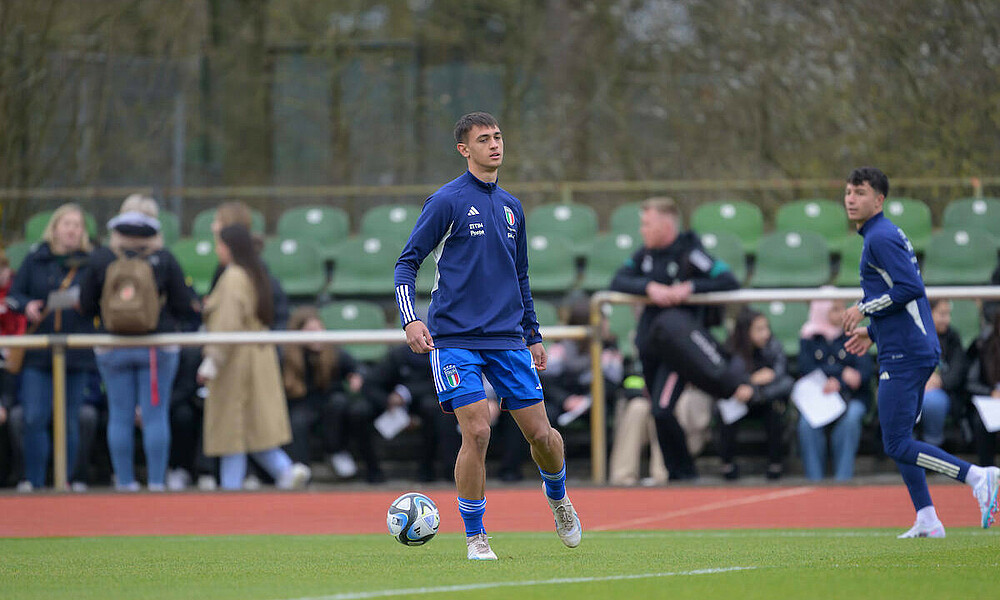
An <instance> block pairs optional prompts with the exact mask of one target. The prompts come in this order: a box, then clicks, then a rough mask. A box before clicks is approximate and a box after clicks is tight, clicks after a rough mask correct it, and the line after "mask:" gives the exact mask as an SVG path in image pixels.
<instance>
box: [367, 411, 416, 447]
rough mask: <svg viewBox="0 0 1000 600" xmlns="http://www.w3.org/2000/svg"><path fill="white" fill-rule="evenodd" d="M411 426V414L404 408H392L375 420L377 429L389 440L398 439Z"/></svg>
mask: <svg viewBox="0 0 1000 600" xmlns="http://www.w3.org/2000/svg"><path fill="white" fill-rule="evenodd" d="M409 424H410V413H408V412H406V409H405V408H403V407H402V406H395V407H393V408H390V409H388V410H386V411H385V412H384V413H382V414H380V415H379V416H378V417H376V418H375V429H377V430H378V432H379V433H380V434H382V437H384V438H385V439H387V440H391V439H392V438H394V437H396V436H397V435H398V434H399V432H400V431H402V430H404V429H406V426H407V425H409Z"/></svg>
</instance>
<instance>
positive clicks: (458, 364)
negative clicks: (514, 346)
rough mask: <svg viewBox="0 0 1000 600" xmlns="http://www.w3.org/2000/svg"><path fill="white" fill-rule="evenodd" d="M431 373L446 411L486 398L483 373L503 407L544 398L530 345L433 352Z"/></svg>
mask: <svg viewBox="0 0 1000 600" xmlns="http://www.w3.org/2000/svg"><path fill="white" fill-rule="evenodd" d="M431 375H433V376H434V388H435V390H437V395H438V402H440V403H441V409H442V410H443V411H445V412H449V413H450V412H455V409H456V408H459V407H460V406H465V405H467V404H472V403H473V402H477V401H479V400H482V399H484V398H486V390H485V389H484V388H483V375H486V379H487V381H489V382H490V385H492V386H493V389H494V390H496V393H497V397H498V398H499V399H500V408H502V409H504V410H517V409H519V408H525V407H528V406H531V405H532V404H538V403H539V402H541V401H542V382H541V381H539V379H538V373H537V372H536V371H535V362H534V361H533V360H532V358H531V352H529V351H528V349H527V348H525V349H523V350H459V349H458V348H440V349H437V350H432V351H431Z"/></svg>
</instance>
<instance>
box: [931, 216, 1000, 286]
mask: <svg viewBox="0 0 1000 600" xmlns="http://www.w3.org/2000/svg"><path fill="white" fill-rule="evenodd" d="M998 217H1000V215H998ZM996 264H997V252H996V241H995V240H994V239H993V236H991V235H990V234H989V233H987V232H986V231H983V230H978V229H969V230H965V229H953V230H944V231H939V232H937V233H935V234H934V235H932V236H931V239H930V241H929V242H928V243H927V250H926V251H925V252H924V260H923V268H922V269H921V273H922V275H923V277H924V283H925V284H927V285H988V284H989V282H990V275H991V274H992V273H993V269H994V268H995V267H996Z"/></svg>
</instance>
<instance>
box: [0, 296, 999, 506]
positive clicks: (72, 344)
mask: <svg viewBox="0 0 1000 600" xmlns="http://www.w3.org/2000/svg"><path fill="white" fill-rule="evenodd" d="M927 296H928V298H930V299H932V300H933V299H936V298H946V299H952V300H955V299H966V298H971V299H981V300H1000V286H937V287H928V288H927ZM860 298H861V290H860V289H859V288H804V289H798V288H796V289H743V290H735V291H731V292H711V293H706V294H696V295H693V296H691V297H690V298H689V299H688V300H687V303H688V304H747V303H751V302H773V301H782V302H808V301H811V300H858V299H860ZM646 302H648V299H647V298H646V297H645V296H633V295H631V294H621V293H617V292H597V293H595V294H594V295H593V296H591V300H590V307H591V310H590V326H555V327H542V328H541V333H542V335H543V337H544V338H545V339H546V340H547V341H554V340H589V343H590V357H591V370H592V377H591V391H590V393H591V402H592V404H591V409H590V433H591V479H592V480H593V482H594V483H604V482H605V481H606V479H607V436H606V426H607V423H606V421H605V406H604V398H605V396H604V394H605V389H604V378H603V376H602V369H601V351H602V347H601V344H602V338H601V333H600V332H601V325H602V309H603V306H604V305H605V304H644V303H646ZM403 342H405V335H404V333H403V331H401V330H399V329H366V330H361V329H359V330H355V331H310V332H305V331H266V332H226V333H201V332H198V333H166V334H156V335H148V336H117V335H109V334H61V335H25V336H7V337H3V338H0V347H3V348H28V349H40V348H51V349H52V404H53V407H52V408H53V410H52V430H53V435H52V438H53V480H54V483H55V488H56V489H57V490H64V489H65V488H66V484H67V464H66V350H67V349H69V348H94V347H100V346H117V347H136V346H174V345H179V346H203V345H206V344H224V345H234V344H310V343H328V344H335V345H344V344H400V343H403Z"/></svg>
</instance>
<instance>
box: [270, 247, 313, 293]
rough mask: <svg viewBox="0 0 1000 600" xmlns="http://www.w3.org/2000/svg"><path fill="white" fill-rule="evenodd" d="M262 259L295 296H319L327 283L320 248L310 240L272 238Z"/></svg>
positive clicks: (286, 289)
mask: <svg viewBox="0 0 1000 600" xmlns="http://www.w3.org/2000/svg"><path fill="white" fill-rule="evenodd" d="M261 258H263V259H264V262H265V263H266V264H267V268H268V269H269V270H270V271H271V274H272V275H274V276H275V277H277V278H278V281H280V282H281V287H282V288H283V289H284V290H285V293H286V294H288V295H289V296H292V297H306V296H316V295H317V294H319V293H320V292H321V291H323V286H324V285H325V284H326V269H325V267H324V266H323V257H322V256H321V255H320V253H319V250H317V249H316V247H315V246H314V245H313V244H312V243H310V242H309V241H307V240H297V239H291V238H285V239H282V238H271V239H269V240H267V242H266V243H265V244H264V252H263V253H262V254H261Z"/></svg>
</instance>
